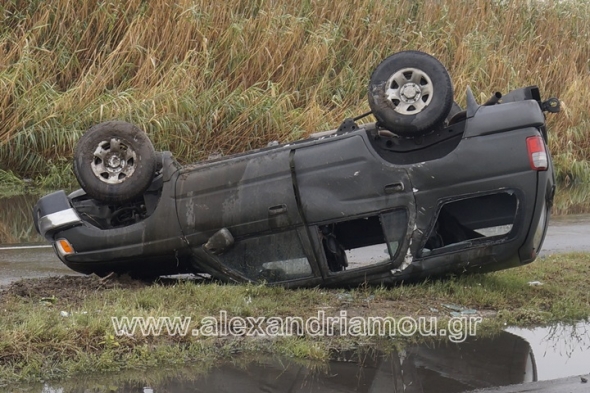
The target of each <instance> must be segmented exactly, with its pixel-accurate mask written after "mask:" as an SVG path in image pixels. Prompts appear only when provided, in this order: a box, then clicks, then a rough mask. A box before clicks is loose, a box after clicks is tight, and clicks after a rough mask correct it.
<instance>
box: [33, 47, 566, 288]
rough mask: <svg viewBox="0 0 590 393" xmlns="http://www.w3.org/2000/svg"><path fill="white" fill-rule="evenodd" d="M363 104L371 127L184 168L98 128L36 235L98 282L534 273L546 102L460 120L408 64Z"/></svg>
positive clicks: (498, 104)
mask: <svg viewBox="0 0 590 393" xmlns="http://www.w3.org/2000/svg"><path fill="white" fill-rule="evenodd" d="M368 99H369V105H370V108H371V114H372V115H373V116H374V117H375V118H376V120H377V121H376V122H374V123H366V124H358V123H357V121H358V120H360V118H361V117H362V116H359V118H355V119H346V120H345V121H344V122H343V123H342V124H341V125H340V127H339V128H338V129H336V130H332V131H325V132H320V133H317V134H312V135H311V136H310V137H309V138H308V139H305V140H301V141H297V142H294V143H289V144H282V145H279V144H277V145H275V146H268V147H265V148H262V149H258V150H254V151H249V152H247V153H244V154H239V155H234V156H229V157H222V158H218V159H212V160H207V161H204V162H199V163H196V164H193V165H189V166H181V165H179V164H178V163H177V162H176V161H175V160H174V158H173V157H172V155H171V153H169V152H155V151H154V149H153V147H152V145H151V143H150V141H149V139H148V138H147V136H146V134H145V132H143V131H141V130H140V129H138V128H137V127H135V126H133V125H131V124H128V123H125V122H120V121H112V122H106V123H101V124H98V125H96V126H94V127H92V128H91V129H90V130H88V131H87V132H86V133H85V134H84V135H83V136H82V138H81V139H80V141H79V142H78V144H77V146H76V150H75V162H74V171H75V174H76V177H77V179H78V181H79V183H80V185H81V187H82V189H80V190H78V191H75V192H73V193H71V194H69V195H66V193H65V192H64V191H58V192H55V193H52V194H49V195H46V196H44V197H42V198H41V199H40V200H39V202H38V203H37V205H36V206H35V208H34V212H33V215H34V220H35V224H36V227H37V229H38V231H39V232H40V233H41V234H42V235H43V236H44V237H45V238H46V239H47V240H48V241H49V242H51V243H52V244H53V246H54V248H55V251H56V253H57V255H58V256H59V258H60V259H61V260H62V261H63V262H64V263H65V264H66V265H67V266H69V267H70V268H71V269H73V270H75V271H78V272H82V273H96V274H98V275H106V274H109V273H111V272H116V273H130V274H132V275H136V276H151V277H154V276H158V275H169V274H177V273H186V272H192V273H195V274H206V275H210V276H212V277H214V278H217V279H220V280H223V281H229V282H250V281H251V282H266V283H269V284H280V285H285V286H290V287H296V286H316V285H322V286H334V285H357V284H361V283H376V284H391V283H394V282H399V281H402V280H405V281H407V280H414V279H421V278H424V277H427V276H432V275H441V274H449V273H463V272H484V271H491V270H498V269H504V268H509V267H514V266H520V265H523V264H526V263H529V262H532V261H533V260H534V259H535V257H536V256H537V254H538V252H539V250H540V248H541V245H542V243H543V239H544V236H545V232H546V229H547V225H548V221H549V213H550V209H551V205H552V202H553V197H554V192H555V184H554V175H553V168H552V163H551V157H550V154H549V151H548V148H547V137H548V135H547V130H546V126H545V115H544V112H557V111H559V101H558V100H557V99H554V98H552V99H549V100H546V101H543V100H542V99H541V95H540V92H539V89H538V88H537V87H536V86H530V87H525V88H521V89H518V90H514V91H511V92H509V93H508V94H506V95H504V96H502V95H501V94H500V93H496V94H495V95H494V96H493V97H492V98H491V99H490V100H488V101H487V102H485V103H483V104H481V105H480V104H478V103H477V102H476V100H475V99H474V97H473V94H472V93H471V91H470V90H469V89H468V91H467V108H466V109H465V110H463V109H461V108H460V107H459V106H458V105H457V104H456V103H455V102H454V101H453V88H452V84H451V79H450V77H449V75H448V73H447V71H446V69H445V67H444V66H443V65H442V64H441V63H440V62H439V61H438V60H436V59H435V58H433V57H431V56H430V55H427V54H425V53H422V52H417V51H405V52H399V53H396V54H394V55H392V56H390V57H388V58H387V59H385V60H384V61H383V62H382V63H381V64H379V65H378V67H377V68H376V69H375V71H374V72H373V75H372V76H371V80H370V83H369V92H368ZM366 115H368V114H365V115H363V116H366Z"/></svg>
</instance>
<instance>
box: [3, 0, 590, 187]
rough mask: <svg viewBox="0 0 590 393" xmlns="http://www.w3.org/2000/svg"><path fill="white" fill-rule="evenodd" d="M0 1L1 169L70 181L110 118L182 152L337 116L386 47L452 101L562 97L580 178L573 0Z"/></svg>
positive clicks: (583, 145) (573, 176)
mask: <svg viewBox="0 0 590 393" xmlns="http://www.w3.org/2000/svg"><path fill="white" fill-rule="evenodd" d="M0 14H1V15H2V16H3V18H4V19H3V23H2V24H1V25H0V51H1V52H0V53H2V56H0V91H1V92H2V94H0V168H2V170H3V171H5V172H7V171H8V170H10V171H11V173H12V174H13V175H14V176H16V177H17V178H19V179H23V178H33V179H36V182H37V183H43V185H45V186H50V187H62V186H63V185H64V184H71V183H72V182H73V179H72V174H71V170H70V164H69V163H70V162H71V159H72V152H73V148H74V145H75V143H76V141H77V139H78V138H79V137H80V135H81V134H82V133H83V132H84V131H85V130H86V129H88V128H89V127H90V126H92V125H94V124H96V123H98V122H101V121H105V120H109V119H115V118H116V119H121V120H126V121H130V122H133V123H136V124H138V125H139V126H141V127H142V128H144V129H145V130H146V131H147V132H148V133H149V135H150V137H151V139H152V140H153V142H154V144H155V147H156V149H159V150H170V151H173V152H174V153H175V155H176V157H177V158H179V159H180V161H181V162H184V163H187V162H192V161H195V160H199V159H203V158H205V157H207V156H208V155H209V154H210V153H212V152H221V153H224V154H226V155H227V154H231V153H236V152H241V151H244V150H246V149H249V148H255V147H261V146H264V145H266V144H267V143H268V142H269V141H272V140H279V141H282V142H285V141H291V140H294V139H298V138H301V137H303V136H305V135H308V134H309V133H312V132H316V131H321V130H326V129H330V128H334V127H336V126H337V125H338V124H339V123H340V122H341V121H342V120H343V119H344V118H345V117H349V116H351V115H357V114H360V113H364V112H366V111H367V110H368V104H367V99H366V89H367V84H368V80H369V78H370V75H371V72H372V70H373V69H374V68H375V67H376V66H377V64H379V62H380V61H381V60H382V59H384V58H385V57H386V56H388V55H389V54H392V53H394V52H397V51H399V50H403V49H417V50H423V51H426V52H429V53H431V54H433V55H435V56H436V57H438V58H439V59H440V60H441V61H442V62H443V63H444V64H445V65H446V66H447V68H448V69H449V72H450V74H451V76H452V78H453V82H454V85H455V87H456V99H457V101H458V102H459V103H460V104H462V105H465V89H466V87H467V86H468V85H470V86H471V87H472V89H473V90H474V92H475V94H476V97H478V99H480V100H482V101H483V100H485V99H487V98H488V97H490V96H491V95H492V93H493V92H495V91H502V92H506V91H508V90H509V89H512V88H516V87H522V86H525V85H531V84H537V85H539V86H540V88H541V90H542V92H543V94H544V97H548V96H558V97H560V98H561V99H562V102H563V113H561V114H559V115H552V116H550V117H549V119H548V120H549V126H550V129H551V131H550V134H551V135H552V137H551V142H550V147H551V150H552V152H553V154H554V157H555V162H556V164H557V169H558V171H557V174H558V177H559V178H560V179H561V180H564V181H566V182H580V181H585V182H588V181H590V171H589V170H588V169H589V161H590V159H589V153H588V152H589V151H590V138H588V133H587V132H586V131H587V129H588V124H589V123H590V119H589V117H588V110H587V97H588V96H590V87H589V86H590V74H588V58H589V57H590V52H589V51H590V49H589V46H588V45H584V44H580V43H585V42H587V41H588V38H590V23H588V15H590V3H588V2H586V1H583V0H571V1H567V2H564V1H557V0H555V1H539V2H528V1H527V2H525V1H519V0H511V1H497V2H490V1H487V0H476V1H468V0H460V1H451V0H444V1H436V2H433V1H409V0H386V1H374V0H361V1H357V2H328V1H314V2H311V1H303V2H292V1H286V0H278V1H273V2H263V1H257V0H228V1H226V2H224V6H223V7H219V5H218V4H217V3H212V2H205V1H197V2H194V1H192V0H191V1H189V0H180V1H174V2H172V1H169V0H154V1H150V2H145V1H141V0H130V1H126V2H94V1H87V0H82V1H79V2H76V5H75V8H74V6H73V3H72V2H70V1H66V0H56V1H52V2H43V1H25V0H9V1H5V2H3V3H2V5H0ZM564 20H567V23H563V21H564Z"/></svg>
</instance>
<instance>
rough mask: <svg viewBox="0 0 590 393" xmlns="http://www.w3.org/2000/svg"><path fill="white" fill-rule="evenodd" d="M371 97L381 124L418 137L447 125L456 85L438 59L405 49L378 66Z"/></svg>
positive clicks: (373, 107) (406, 135) (373, 76)
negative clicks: (445, 123) (453, 84)
mask: <svg viewBox="0 0 590 393" xmlns="http://www.w3.org/2000/svg"><path fill="white" fill-rule="evenodd" d="M368 98H369V106H370V107H371V110H372V111H373V115H374V116H375V117H376V118H377V122H378V123H379V125H381V126H382V127H385V128H386V129H388V130H390V131H391V132H394V133H396V134H398V135H401V136H405V137H417V136H421V135H425V134H427V133H429V132H431V131H434V130H435V129H437V128H438V127H441V126H443V125H444V121H445V119H446V118H447V115H448V114H449V112H450V110H451V107H452V105H453V86H452V83H451V78H450V76H449V73H448V72H447V70H446V68H445V67H444V66H443V65H442V64H441V63H440V62H439V61H438V60H437V59H435V58H434V57H432V56H430V55H428V54H426V53H423V52H418V51H403V52H398V53H396V54H394V55H392V56H389V57H388V58H386V59H385V60H383V61H382V62H381V64H379V65H378V66H377V68H375V71H374V72H373V75H372V76H371V81H370V84H369V95H368Z"/></svg>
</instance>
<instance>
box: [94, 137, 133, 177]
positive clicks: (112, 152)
mask: <svg viewBox="0 0 590 393" xmlns="http://www.w3.org/2000/svg"><path fill="white" fill-rule="evenodd" d="M136 165H137V164H136V154H135V151H133V149H131V148H129V146H128V145H127V144H126V143H125V142H124V141H123V140H121V139H119V138H111V139H110V140H108V141H102V142H100V143H99V144H98V146H97V147H96V150H95V151H94V158H93V161H92V164H91V168H92V172H93V173H94V175H95V176H96V177H97V178H98V179H99V180H100V181H102V182H104V183H107V184H121V183H123V182H124V181H125V180H126V179H127V178H128V177H130V176H131V175H132V174H133V172H135V169H136Z"/></svg>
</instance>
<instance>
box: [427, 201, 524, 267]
mask: <svg viewBox="0 0 590 393" xmlns="http://www.w3.org/2000/svg"><path fill="white" fill-rule="evenodd" d="M517 207H518V199H517V197H516V195H515V194H514V193H513V192H501V193H497V194H492V195H481V196H476V197H472V198H466V199H461V200H458V201H452V202H448V203H445V204H444V205H442V207H441V209H440V211H439V214H438V217H437V220H436V223H435V224H434V227H433V228H432V231H431V233H430V235H429V237H428V241H427V242H426V245H425V246H424V248H423V249H422V255H423V256H427V255H429V254H430V253H431V252H433V251H435V250H439V249H440V250H441V251H442V250H444V248H445V247H448V246H451V245H455V244H461V243H465V244H467V243H468V242H474V241H485V239H486V238H496V239H498V238H501V237H507V238H508V236H509V234H510V233H511V231H512V227H513V226H514V223H515V219H516V213H517Z"/></svg>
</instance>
